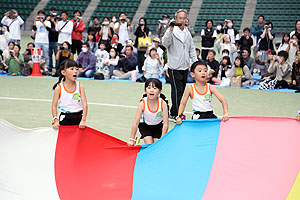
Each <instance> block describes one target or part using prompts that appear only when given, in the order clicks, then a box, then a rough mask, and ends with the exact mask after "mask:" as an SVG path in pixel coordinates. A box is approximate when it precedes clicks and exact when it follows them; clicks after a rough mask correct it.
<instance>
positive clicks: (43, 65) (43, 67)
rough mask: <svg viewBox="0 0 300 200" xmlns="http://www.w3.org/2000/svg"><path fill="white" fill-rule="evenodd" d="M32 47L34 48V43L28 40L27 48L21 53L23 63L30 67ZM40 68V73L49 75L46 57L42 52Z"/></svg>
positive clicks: (31, 64) (31, 63)
mask: <svg viewBox="0 0 300 200" xmlns="http://www.w3.org/2000/svg"><path fill="white" fill-rule="evenodd" d="M33 48H35V45H34V44H33V43H32V42H29V43H28V44H27V48H26V50H25V52H24V53H23V57H24V65H26V64H28V65H29V67H30V68H31V69H32V67H33V62H32V51H31V50H32V49H33ZM40 68H41V70H42V74H44V75H50V73H49V71H48V69H47V64H46V59H45V57H44V56H43V52H42V54H41V60H40Z"/></svg>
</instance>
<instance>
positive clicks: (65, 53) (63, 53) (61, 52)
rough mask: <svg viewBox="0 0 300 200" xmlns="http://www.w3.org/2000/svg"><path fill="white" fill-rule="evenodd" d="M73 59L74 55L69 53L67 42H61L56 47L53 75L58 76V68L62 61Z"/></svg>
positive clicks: (69, 45)
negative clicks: (54, 71)
mask: <svg viewBox="0 0 300 200" xmlns="http://www.w3.org/2000/svg"><path fill="white" fill-rule="evenodd" d="M68 59H71V60H73V59H74V55H73V53H72V52H71V44H70V43H69V42H67V41H65V42H63V43H62V45H60V46H59V47H58V52H57V54H56V73H55V75H59V71H58V69H59V66H60V63H62V62H63V61H64V60H68Z"/></svg>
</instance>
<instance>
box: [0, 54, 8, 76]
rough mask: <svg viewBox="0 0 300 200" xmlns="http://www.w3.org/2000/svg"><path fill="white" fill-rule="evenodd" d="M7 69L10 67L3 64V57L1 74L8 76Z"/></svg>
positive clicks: (0, 64) (0, 66)
mask: <svg viewBox="0 0 300 200" xmlns="http://www.w3.org/2000/svg"><path fill="white" fill-rule="evenodd" d="M5 69H6V70H5ZM7 69H8V67H7V66H6V65H5V63H3V60H2V56H0V74H7Z"/></svg>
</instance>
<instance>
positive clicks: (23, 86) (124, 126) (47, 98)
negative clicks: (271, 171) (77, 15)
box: [0, 76, 300, 140]
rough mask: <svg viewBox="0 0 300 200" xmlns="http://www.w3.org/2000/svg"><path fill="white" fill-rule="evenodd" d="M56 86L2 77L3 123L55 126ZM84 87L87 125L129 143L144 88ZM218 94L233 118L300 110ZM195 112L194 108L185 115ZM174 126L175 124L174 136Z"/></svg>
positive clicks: (247, 95) (299, 103) (290, 104)
mask: <svg viewBox="0 0 300 200" xmlns="http://www.w3.org/2000/svg"><path fill="white" fill-rule="evenodd" d="M56 81H57V78H50V77H3V76H2V77H0V86H1V89H0V117H1V118H4V119H6V120H7V121H9V122H11V123H12V124H15V125H17V126H19V127H24V128H35V127H45V126H50V120H51V119H52V115H51V100H52V95H53V91H52V86H53V84H54V83H55V82H56ZM79 81H80V82H81V83H82V84H83V86H84V88H85V90H86V94H87V99H88V103H89V108H88V118H87V125H88V126H90V127H92V128H95V129H97V130H100V131H103V132H105V133H108V134H110V135H113V136H115V137H117V138H120V139H122V140H127V139H128V138H129V136H130V129H131V125H132V122H133V119H134V116H135V113H136V106H137V104H138V102H139V100H140V98H141V96H142V94H143V84H142V83H131V82H113V81H96V80H83V79H80V80H79ZM219 91H220V92H221V93H222V94H223V95H224V96H225V98H226V99H227V101H228V104H229V114H230V116H286V117H295V116H296V114H297V111H298V109H299V108H300V95H299V94H294V93H281V92H269V91H259V90H248V89H233V88H220V89H219ZM163 93H164V94H166V96H167V97H168V98H169V99H170V85H169V84H166V85H163ZM191 110H192V109H191V104H190V102H189V103H188V104H187V110H186V111H189V112H191ZM214 111H215V113H216V114H217V115H222V107H221V104H220V103H219V102H218V100H217V99H216V98H214ZM188 118H190V114H188ZM173 126H174V123H173V122H170V128H169V130H170V129H171V128H172V127H173ZM232 128H234V127H232ZM258 128H259V127H258Z"/></svg>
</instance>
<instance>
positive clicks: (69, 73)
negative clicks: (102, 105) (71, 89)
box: [61, 66, 79, 81]
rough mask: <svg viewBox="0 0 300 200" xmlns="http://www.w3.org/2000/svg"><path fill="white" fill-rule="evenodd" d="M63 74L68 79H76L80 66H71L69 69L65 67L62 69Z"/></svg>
mask: <svg viewBox="0 0 300 200" xmlns="http://www.w3.org/2000/svg"><path fill="white" fill-rule="evenodd" d="M61 73H62V75H64V76H65V79H66V80H69V81H76V79H77V77H78V74H79V68H78V67H75V66H74V67H69V68H67V69H64V70H62V71H61Z"/></svg>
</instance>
